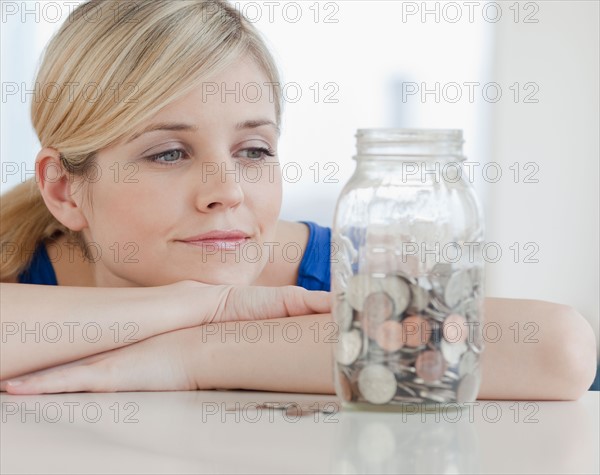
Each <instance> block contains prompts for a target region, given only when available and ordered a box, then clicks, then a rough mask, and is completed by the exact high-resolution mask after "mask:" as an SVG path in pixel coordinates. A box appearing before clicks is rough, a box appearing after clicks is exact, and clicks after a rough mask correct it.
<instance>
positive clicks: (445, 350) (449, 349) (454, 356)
mask: <svg viewBox="0 0 600 475" xmlns="http://www.w3.org/2000/svg"><path fill="white" fill-rule="evenodd" d="M440 346H441V350H442V354H443V355H444V359H445V360H446V361H447V362H448V364H449V365H450V366H454V365H457V364H458V362H459V361H460V357H461V356H462V354H463V353H464V352H465V351H467V349H468V347H467V344H466V343H465V342H464V341H463V342H456V343H450V342H448V341H446V340H444V339H442V342H441V344H440Z"/></svg>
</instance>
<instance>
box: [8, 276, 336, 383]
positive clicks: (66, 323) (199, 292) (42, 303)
mask: <svg viewBox="0 0 600 475" xmlns="http://www.w3.org/2000/svg"><path fill="white" fill-rule="evenodd" d="M0 294H1V296H2V298H1V301H0V325H1V331H0V337H1V339H0V380H5V379H8V378H14V377H15V376H18V375H22V374H25V373H30V372H32V371H36V370H39V369H42V368H47V367H51V366H56V365H60V364H63V363H67V362H71V361H74V360H78V359H80V358H83V357H86V356H89V355H94V354H97V353H102V352H106V351H108V350H111V349H114V348H119V347H122V346H125V345H130V344H131V343H135V342H139V341H141V340H144V339H146V338H149V337H151V336H154V335H158V334H161V333H165V332H169V331H172V330H177V329H182V328H187V327H192V326H194V325H201V324H203V323H209V322H217V321H230V320H241V319H245V320H255V319H258V318H262V319H264V318H275V317H286V316H288V315H302V314H306V313H313V312H326V311H329V309H330V297H329V296H330V294H329V293H327V292H309V291H307V290H305V289H302V288H299V287H293V286H285V287H242V286H225V285H207V284H203V283H200V282H195V281H183V282H178V283H176V284H171V285H166V286H161V287H146V288H142V287H140V288H90V287H60V286H59V287H56V286H43V285H27V284H8V283H2V284H0Z"/></svg>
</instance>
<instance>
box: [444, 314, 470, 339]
mask: <svg viewBox="0 0 600 475" xmlns="http://www.w3.org/2000/svg"><path fill="white" fill-rule="evenodd" d="M442 334H443V335H444V338H445V339H446V340H447V341H449V342H450V343H464V342H465V341H467V336H468V328H467V320H466V319H465V317H463V316H462V315H459V314H457V313H452V314H450V315H448V316H447V317H446V318H445V319H444V323H443V326H442Z"/></svg>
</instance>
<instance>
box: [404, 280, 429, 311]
mask: <svg viewBox="0 0 600 475" xmlns="http://www.w3.org/2000/svg"><path fill="white" fill-rule="evenodd" d="M410 293H411V297H412V298H411V300H410V306H409V310H410V311H411V312H415V313H419V312H422V311H423V310H425V308H427V305H428V304H429V300H430V297H429V290H427V289H425V288H424V287H421V286H420V285H412V284H411V286H410Z"/></svg>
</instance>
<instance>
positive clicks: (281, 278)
mask: <svg viewBox="0 0 600 475" xmlns="http://www.w3.org/2000/svg"><path fill="white" fill-rule="evenodd" d="M309 237H310V230H309V228H308V226H307V225H306V224H304V223H299V222H294V221H283V220H279V221H278V222H277V230H276V231H275V242H276V243H277V244H278V245H277V246H276V247H275V249H274V254H273V262H268V263H267V265H266V266H265V268H264V270H263V272H262V273H261V275H260V276H259V277H258V279H257V280H256V281H255V282H254V284H255V285H266V286H280V285H296V282H298V269H299V268H300V262H301V261H302V256H303V255H304V252H305V251H306V246H307V245H308V239H309ZM298 252H300V255H298V256H296V254H297V253H298Z"/></svg>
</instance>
